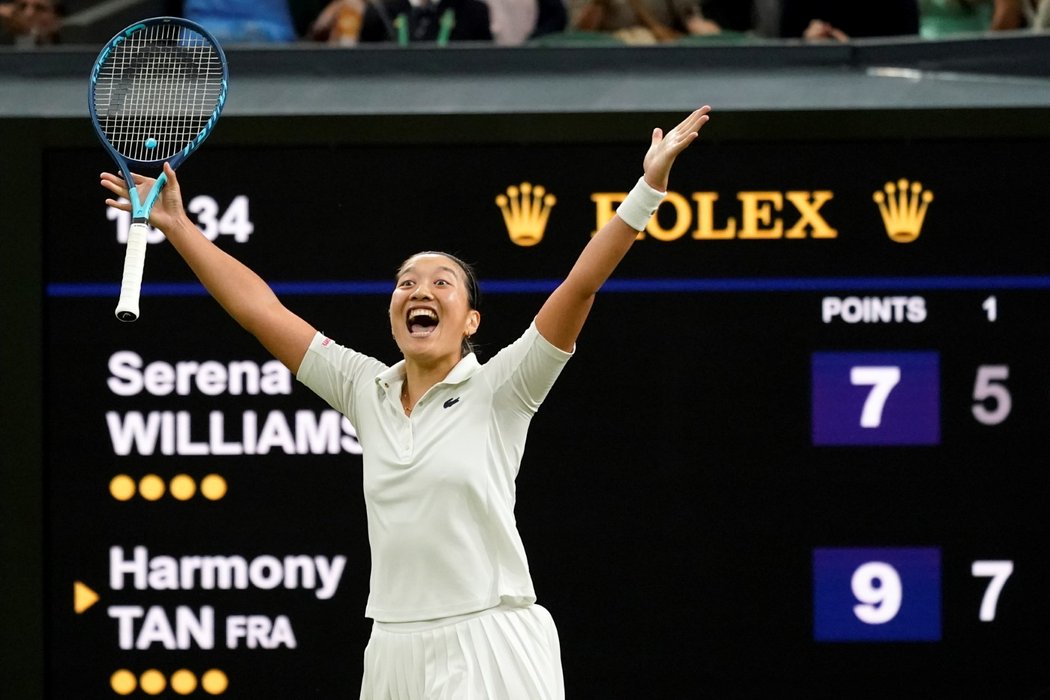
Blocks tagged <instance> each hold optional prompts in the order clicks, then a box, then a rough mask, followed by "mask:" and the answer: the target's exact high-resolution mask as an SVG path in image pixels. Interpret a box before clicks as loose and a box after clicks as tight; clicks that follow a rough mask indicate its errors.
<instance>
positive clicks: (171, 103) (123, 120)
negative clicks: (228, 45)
mask: <svg viewBox="0 0 1050 700" xmlns="http://www.w3.org/2000/svg"><path fill="white" fill-rule="evenodd" d="M228 77H229V71H228V69H227V67H226V56H225V55H224V54H223V52H222V48H221V47H220V46H219V44H218V42H216V41H215V38H214V37H213V36H211V35H210V34H209V33H208V32H207V31H206V30H205V29H204V28H203V27H201V26H199V25H197V24H195V23H193V22H190V21H188V20H184V19H180V18H178V17H154V18H152V19H146V20H143V21H141V22H137V23H135V24H133V25H131V26H130V27H128V28H127V29H125V30H123V31H122V32H120V33H119V34H117V35H116V36H115V37H113V38H112V39H111V40H110V41H109V43H108V44H106V46H105V48H103V49H102V52H101V53H100V54H99V56H98V60H96V61H95V67H94V69H93V70H92V71H91V84H90V88H89V93H88V108H89V109H90V110H91V121H92V123H94V125H95V131H96V132H98V137H99V139H101V141H102V145H103V146H105V147H106V150H107V151H109V154H110V155H111V156H112V157H113V160H114V161H115V162H116V163H117V166H118V167H119V168H120V170H121V172H122V173H123V175H124V181H125V182H127V183H128V190H129V198H130V200H131V217H132V218H131V222H132V223H131V228H130V230H129V232H128V248H127V253H126V254H125V257H124V275H123V279H122V280H121V284H120V299H119V301H118V302H117V309H116V314H117V318H119V319H120V320H121V321H134V320H135V319H137V318H138V317H139V292H140V288H141V286H142V268H143V265H144V264H145V259H146V232H147V230H148V228H147V221H148V219H149V212H150V209H151V208H152V207H153V203H154V202H155V201H156V199H157V196H158V195H159V194H160V191H161V189H162V188H163V187H164V182H165V177H164V173H163V167H164V163H165V162H168V163H170V164H171V167H172V168H177V167H178V166H179V165H180V164H181V163H182V162H183V161H184V160H186V158H187V157H189V155H190V154H191V153H193V151H194V150H196V149H197V147H198V146H200V145H201V143H203V142H204V139H206V138H207V137H208V134H209V133H211V130H212V129H213V128H214V127H215V122H216V121H217V120H218V118H219V114H220V113H221V112H222V106H223V104H224V103H225V102H226V83H227V79H228ZM132 172H136V173H139V174H142V175H149V176H151V177H156V179H157V182H156V184H154V186H153V189H151V190H150V192H149V194H148V195H147V196H146V197H145V199H144V200H143V201H139V196H138V193H137V192H136V190H135V185H134V182H133V180H132Z"/></svg>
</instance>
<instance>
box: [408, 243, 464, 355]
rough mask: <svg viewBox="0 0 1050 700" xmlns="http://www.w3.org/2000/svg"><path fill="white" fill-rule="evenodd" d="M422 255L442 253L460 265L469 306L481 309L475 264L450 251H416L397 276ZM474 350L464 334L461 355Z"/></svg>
mask: <svg viewBox="0 0 1050 700" xmlns="http://www.w3.org/2000/svg"><path fill="white" fill-rule="evenodd" d="M420 255H440V256H442V257H445V258H448V259H449V260H451V261H452V262H454V263H456V264H457V265H459V269H461V270H462V271H463V278H464V279H465V280H466V282H467V306H468V307H469V308H471V309H472V310H474V311H479V310H480V309H481V288H480V287H479V286H478V274H477V272H475V271H474V266H473V265H471V264H470V263H467V262H464V261H463V260H461V259H460V258H458V257H456V256H455V255H452V254H450V253H444V252H442V251H440V250H422V251H420V252H418V253H414V254H412V255H410V256H408V258H406V259H405V261H404V262H403V263H401V266H400V267H398V269H397V276H398V277H400V276H401V272H402V271H403V270H404V269H405V265H406V264H407V263H408V261H409V260H412V259H413V258H418V257H419V256H420ZM472 352H474V343H472V342H471V341H470V336H463V344H462V345H461V346H460V353H461V356H462V357H466V356H467V355H469V354H470V353H472Z"/></svg>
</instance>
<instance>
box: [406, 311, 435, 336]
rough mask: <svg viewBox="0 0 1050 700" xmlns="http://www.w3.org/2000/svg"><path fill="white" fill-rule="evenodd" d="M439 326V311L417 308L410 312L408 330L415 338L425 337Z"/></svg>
mask: <svg viewBox="0 0 1050 700" xmlns="http://www.w3.org/2000/svg"><path fill="white" fill-rule="evenodd" d="M437 326H438V315H437V312H435V311H432V310H431V309H424V308H416V309H411V310H410V311H409V312H408V332H409V334H410V335H411V336H412V337H413V338H425V337H427V336H428V335H430V334H431V333H433V332H434V329H435V328H437Z"/></svg>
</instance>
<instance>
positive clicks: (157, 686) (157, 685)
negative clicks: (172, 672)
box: [139, 668, 168, 695]
mask: <svg viewBox="0 0 1050 700" xmlns="http://www.w3.org/2000/svg"><path fill="white" fill-rule="evenodd" d="M167 685H168V681H167V679H165V678H164V674H163V673H161V672H160V671H158V670H156V669H153V668H151V669H150V670H148V671H146V672H145V673H143V674H142V677H141V678H139V686H141V687H142V692H143V693H145V694H146V695H160V694H161V693H163V692H164V688H165V687H167Z"/></svg>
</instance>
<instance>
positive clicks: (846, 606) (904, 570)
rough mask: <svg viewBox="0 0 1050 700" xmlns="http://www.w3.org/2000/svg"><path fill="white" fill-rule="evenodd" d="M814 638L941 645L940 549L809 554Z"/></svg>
mask: <svg viewBox="0 0 1050 700" xmlns="http://www.w3.org/2000/svg"><path fill="white" fill-rule="evenodd" d="M813 638H814V639H815V640H816V641H818V642H854V641H861V642H863V641H871V642H889V641H929V642H935V641H940V639H941V551H940V549H937V548H934V547H916V548H900V549H890V548H865V549H859V548H857V549H854V548H843V549H832V548H825V549H815V550H813Z"/></svg>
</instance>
